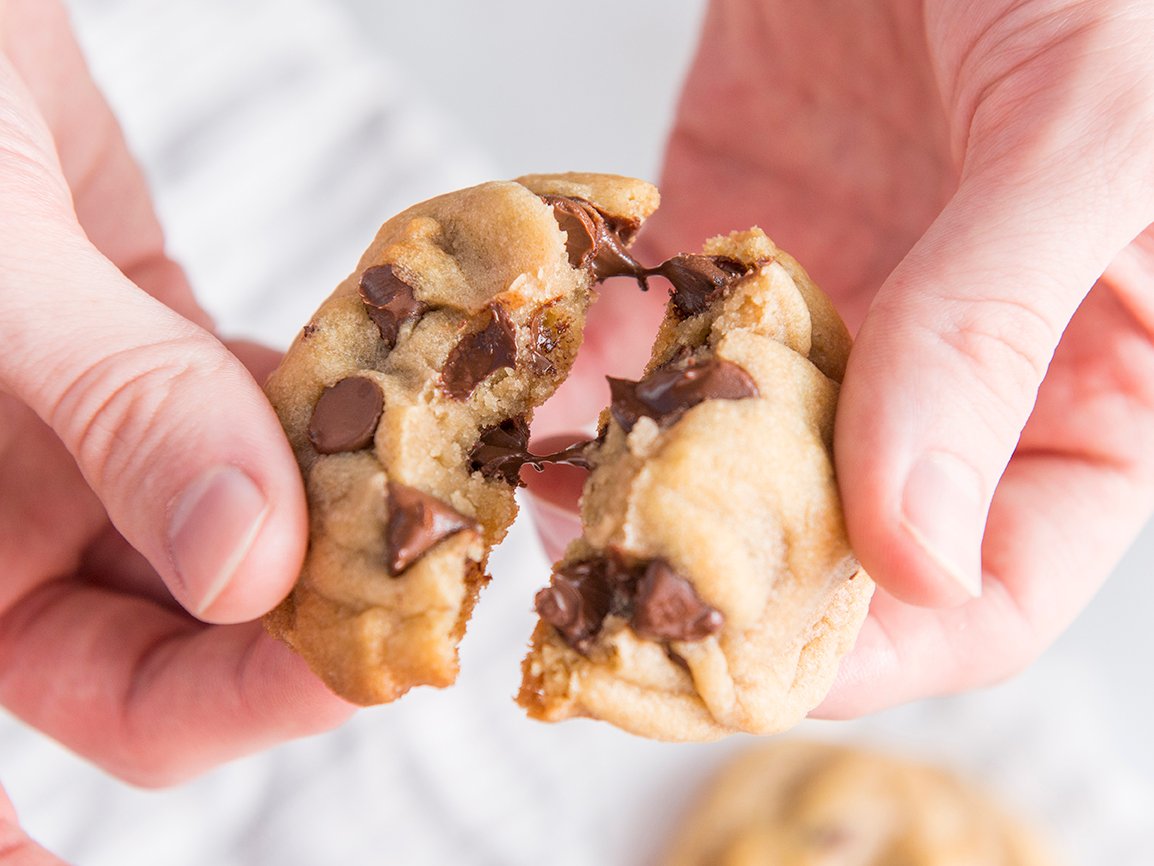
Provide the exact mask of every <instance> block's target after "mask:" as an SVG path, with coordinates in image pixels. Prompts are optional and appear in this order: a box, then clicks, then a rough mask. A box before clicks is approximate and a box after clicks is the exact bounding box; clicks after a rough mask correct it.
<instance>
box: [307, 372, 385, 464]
mask: <svg viewBox="0 0 1154 866" xmlns="http://www.w3.org/2000/svg"><path fill="white" fill-rule="evenodd" d="M384 407H385V397H384V394H382V393H381V389H380V386H379V385H377V383H376V382H374V381H373V380H372V379H367V378H365V377H364V376H349V377H348V378H345V379H341V380H340V381H339V382H337V383H336V384H335V385H330V386H329V387H328V388H325V390H324V391H323V392H322V393H321V396H320V399H319V400H317V403H316V406H314V407H313V414H312V418H310V419H309V427H308V437H309V441H310V442H311V443H312V444H313V447H314V448H315V449H316V450H317V452H318V453H320V454H338V453H340V452H342V451H360V450H361V449H362V448H368V447H369V445H371V444H372V442H373V435H374V434H375V433H376V432H377V423H378V422H379V421H380V420H381V412H382V410H383V409H384Z"/></svg>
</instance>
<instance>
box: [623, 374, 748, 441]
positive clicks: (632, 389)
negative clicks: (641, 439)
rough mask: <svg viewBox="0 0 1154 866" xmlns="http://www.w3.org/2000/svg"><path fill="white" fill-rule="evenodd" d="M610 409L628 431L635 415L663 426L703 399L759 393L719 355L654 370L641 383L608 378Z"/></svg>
mask: <svg viewBox="0 0 1154 866" xmlns="http://www.w3.org/2000/svg"><path fill="white" fill-rule="evenodd" d="M609 392H610V395H611V398H612V402H611V403H610V407H609V411H610V412H611V413H612V415H613V418H614V419H615V420H616V421H617V423H618V424H620V425H621V428H622V429H623V430H624V431H625V432H626V433H628V432H629V431H630V430H632V429H633V425H634V424H636V423H637V419H638V418H642V417H647V418H652V419H653V420H654V421H656V422H657V423H658V424H659V425H660V426H662V427H668V426H670V425H671V424H673V423H675V422H676V421H677V420H678V419H679V418H680V417H681V416H682V415H684V414H685V412H686V411H688V410H689V409H691V408H693V407H694V406H696V405H697V404H698V403H701V402H704V401H705V400H742V399H745V398H747V397H757V396H760V392H759V391H758V390H757V384H756V383H755V382H754V381H753V379H752V377H751V376H750V375H749V374H748V373H747V372H745V370H743V369H742V368H741V367H739V366H738V365H737V364H734V363H733V362H732V361H726V360H724V359H721V358H710V359H709V360H706V361H695V360H693V359H692V358H691V359H689V361H688V362H686V363H685V364H684V366H677V367H662V368H660V369H657V370H654V371H653V372H652V373H650V374H649V375H648V376H646V377H645V378H644V379H642V380H641V381H640V382H633V381H631V380H629V379H614V378H612V377H609Z"/></svg>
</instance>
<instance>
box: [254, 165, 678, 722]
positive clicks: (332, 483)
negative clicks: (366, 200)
mask: <svg viewBox="0 0 1154 866" xmlns="http://www.w3.org/2000/svg"><path fill="white" fill-rule="evenodd" d="M657 202H658V196H657V191H656V189H654V187H652V186H651V185H650V184H647V183H645V182H643V181H638V180H632V179H629V178H622V177H616V176H609V175H591V174H566V175H537V176H532V177H525V178H521V179H520V180H519V181H514V182H499V183H488V184H483V185H481V186H477V187H474V188H472V189H467V190H463V191H460V192H455V193H451V194H448V195H444V196H441V197H438V198H435V199H431V200H429V201H427V202H424V203H422V204H419V205H416V206H415V207H413V208H410V209H409V210H406V211H405V212H403V213H401V214H399V215H397V216H396V217H394V218H393V219H390V220H389V221H388V222H387V223H385V224H384V226H382V227H381V229H380V231H379V233H378V234H377V236H376V238H375V239H374V240H373V242H372V244H371V245H370V247H369V249H368V250H367V251H366V252H365V254H364V256H363V257H362V259H361V261H360V263H359V264H358V266H357V269H356V270H355V271H354V272H353V273H352V274H351V275H350V276H349V277H348V278H347V279H346V280H345V281H344V282H343V283H341V285H340V286H339V287H338V288H337V289H336V291H335V292H334V293H333V294H332V296H331V297H329V298H328V299H327V300H326V301H325V302H324V304H323V305H322V306H321V308H320V309H319V310H318V311H317V313H316V314H315V315H314V316H313V318H312V320H311V321H310V322H309V323H308V324H307V325H306V326H305V327H304V329H303V330H302V331H301V333H300V334H299V335H298V336H297V338H296V340H295V341H294V342H293V344H292V346H291V347H290V349H289V350H288V353H287V354H286V355H285V358H284V360H283V362H282V364H281V365H280V367H279V368H278V369H277V371H276V372H275V373H274V374H273V375H272V377H271V378H270V379H269V381H268V383H267V387H266V390H267V393H268V395H269V398H270V399H271V401H272V403H273V405H274V407H275V408H276V411H277V413H278V415H279V416H280V420H281V423H282V424H283V426H284V428H285V430H286V432H287V433H288V437H289V440H290V441H291V443H292V446H293V448H294V450H295V453H296V457H297V460H298V462H299V463H300V467H301V472H302V474H303V477H304V481H305V488H306V492H307V496H308V503H309V515H310V535H309V549H308V554H307V558H306V561H305V564H304V568H303V571H302V572H301V575H300V578H299V580H298V582H297V584H296V586H295V588H294V589H293V591H292V593H291V594H290V595H289V596H288V597H287V598H286V599H285V600H284V602H283V603H282V604H281V605H280V606H279V607H277V608H276V609H275V610H274V611H273V612H272V613H270V614H269V615H268V616H267V617H266V619H265V624H266V627H267V628H268V630H269V631H270V632H271V633H272V634H274V635H275V636H277V637H279V638H281V639H283V640H284V641H286V642H287V643H288V644H289V645H290V646H292V647H293V648H294V649H295V650H296V651H297V652H299V653H300V654H301V655H302V656H303V657H304V658H305V660H306V661H307V662H308V663H309V665H310V666H311V667H312V668H313V670H314V671H316V673H317V674H318V675H319V676H320V677H321V678H322V679H323V680H324V681H325V683H327V684H328V686H329V687H330V688H332V689H333V691H335V692H336V693H337V694H339V695H341V696H342V697H344V698H346V699H347V700H350V701H353V702H355V703H360V704H375V703H381V702H385V701H391V700H393V699H395V698H397V697H399V696H400V695H402V694H403V693H404V692H406V691H407V690H408V689H409V688H411V687H412V686H415V685H420V684H428V685H434V686H445V685H448V684H450V683H452V682H453V680H454V679H455V677H456V674H457V668H458V665H457V644H458V643H459V641H460V639H461V637H462V635H463V632H464V628H465V623H466V621H467V619H468V617H469V615H470V612H471V610H472V607H473V604H474V602H475V600H476V597H477V593H478V591H479V589H480V588H481V586H482V585H483V584H484V583H485V582H486V580H487V579H488V578H487V576H486V573H485V564H486V560H487V558H488V555H489V551H490V550H491V548H492V547H493V545H495V544H496V543H498V542H499V541H500V540H501V539H502V538H503V537H504V535H505V533H506V531H507V529H508V527H509V525H510V524H511V523H512V521H513V518H514V516H515V515H516V510H517V507H516V503H515V501H514V487H515V486H516V484H517V483H518V482H517V469H518V468H519V467H520V465H521V464H522V463H523V462H524V457H523V453H524V448H525V445H526V443H527V437H528V422H529V419H530V417H531V415H532V412H533V409H534V407H536V406H538V405H540V404H541V403H543V402H544V401H545V400H546V399H547V398H548V397H549V396H550V395H551V394H552V393H553V391H554V389H555V388H556V387H557V385H558V384H559V383H560V382H561V381H562V380H563V379H564V377H565V375H566V374H567V373H568V371H569V368H570V366H571V364H572V362H573V359H574V356H575V355H576V352H577V349H578V347H579V345H580V343H581V335H582V329H583V327H584V319H585V311H586V308H587V306H588V304H589V302H590V299H591V290H592V288H593V286H594V284H595V283H596V282H597V280H599V279H601V278H603V277H605V276H610V275H612V274H614V273H620V272H628V271H630V269H632V268H633V267H634V263H633V262H632V259H631V258H630V256H629V254H628V252H627V251H626V247H627V245H628V242H629V241H630V239H631V238H632V236H633V235H634V234H635V233H636V231H637V229H638V228H639V227H640V226H641V223H642V222H643V221H644V219H645V218H646V217H647V216H649V214H650V213H651V212H652V211H653V210H654V209H655V208H656V206H657ZM508 455H516V456H515V457H514V459H513V461H512V462H509V461H508V460H507V459H506V458H507V456H508Z"/></svg>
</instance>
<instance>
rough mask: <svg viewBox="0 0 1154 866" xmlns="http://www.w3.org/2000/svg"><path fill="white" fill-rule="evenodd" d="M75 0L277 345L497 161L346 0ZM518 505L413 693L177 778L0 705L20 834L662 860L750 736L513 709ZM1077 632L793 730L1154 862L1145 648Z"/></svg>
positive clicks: (147, 134)
mask: <svg viewBox="0 0 1154 866" xmlns="http://www.w3.org/2000/svg"><path fill="white" fill-rule="evenodd" d="M72 5H73V7H74V10H75V15H76V21H77V25H78V28H79V31H80V34H81V36H82V38H83V41H84V43H85V45H86V48H87V49H88V51H89V54H90V57H91V61H92V65H93V68H94V71H95V73H96V75H97V77H98V78H99V80H100V81H101V82H102V83H103V85H104V86H105V88H106V90H107V92H108V94H109V96H110V99H111V101H112V102H113V104H114V106H115V107H116V109H117V111H118V113H119V114H120V116H121V117H122V120H123V123H124V126H125V129H126V131H127V134H128V136H129V138H130V140H131V141H132V143H133V145H134V147H135V148H136V150H137V151H138V152H139V154H140V156H141V158H142V160H143V163H144V165H145V167H146V170H147V171H148V174H149V177H150V178H151V181H152V183H153V185H154V187H155V191H156V196H157V200H158V203H159V208H160V212H161V215H162V219H163V221H164V223H165V225H166V227H167V229H168V232H169V236H170V245H171V248H172V250H173V252H174V254H175V255H176V256H177V257H178V258H179V259H180V260H182V261H183V262H184V263H185V264H186V266H187V267H188V270H189V273H190V275H191V277H192V280H193V283H194V285H195V286H196V288H197V289H198V291H199V292H200V294H201V297H202V298H203V299H204V301H205V303H206V304H207V306H208V307H209V308H210V310H211V311H212V312H213V313H214V315H215V316H216V317H217V318H218V321H219V322H220V323H221V325H222V327H223V328H224V329H225V330H226V331H228V332H232V333H244V334H247V335H252V336H256V337H258V338H260V339H264V340H266V341H268V342H272V343H274V344H280V345H283V344H284V343H286V342H287V340H288V339H289V338H290V337H291V335H292V334H293V333H294V332H295V330H296V329H297V328H298V327H299V326H300V325H301V323H302V322H304V321H305V320H306V319H307V317H308V315H309V314H310V313H311V311H312V310H313V308H314V307H315V306H316V304H317V303H318V302H319V301H320V299H321V298H322V297H323V296H324V295H326V294H327V293H328V291H329V290H330V289H331V287H332V286H333V285H335V283H336V282H337V281H338V280H339V279H340V278H342V277H343V276H344V275H345V273H346V271H347V270H348V269H349V268H350V267H351V265H352V263H353V262H355V260H356V258H357V256H358V255H359V253H360V251H361V249H362V248H363V247H364V245H365V244H366V242H367V241H368V239H369V238H370V237H371V235H372V233H373V231H374V230H375V229H376V227H377V225H378V224H379V223H380V222H381V221H382V220H383V219H384V218H385V217H387V216H388V215H390V214H391V213H393V212H395V211H396V210H398V209H400V208H401V207H404V206H405V205H407V204H410V203H412V202H414V201H417V200H420V199H422V198H424V197H426V196H428V195H431V194H434V193H438V192H442V191H446V190H449V189H454V188H457V187H460V186H464V185H468V184H470V183H474V182H477V181H480V180H483V179H487V178H488V177H490V176H491V175H492V174H493V165H494V163H495V162H496V161H495V160H491V159H488V158H486V157H485V155H483V154H478V153H476V152H474V151H473V150H472V148H471V146H470V144H469V138H468V136H466V135H465V134H463V133H462V130H460V129H458V128H456V127H454V125H453V123H452V121H451V120H448V119H446V118H445V117H444V116H439V115H437V114H435V113H433V112H432V111H431V110H429V109H426V108H425V107H423V103H422V102H421V100H419V99H418V98H416V96H415V94H414V93H412V92H411V91H410V90H409V89H408V88H407V87H403V86H402V85H401V84H400V82H402V81H403V80H404V79H403V77H402V76H399V75H398V74H396V71H395V70H392V69H390V67H389V65H388V58H387V57H383V56H381V52H380V50H379V48H378V46H379V45H380V44H382V43H383V44H385V45H387V44H388V42H387V40H374V39H371V38H366V35H365V34H364V33H362V32H360V31H358V30H357V29H356V28H355V27H353V26H351V24H350V20H351V19H349V18H347V17H346V16H345V15H344V13H343V12H342V10H341V7H340V6H339V5H333V4H331V3H325V2H323V0H166V2H163V3H157V2H150V0H74V2H73V3H72ZM557 8H558V9H559V10H560V14H562V15H564V14H565V10H566V9H567V8H568V7H557ZM620 14H621V15H622V16H625V15H627V14H629V13H628V12H627V11H626V9H625V7H624V6H623V7H622V8H621V10H620ZM494 32H497V31H496V30H495V31H494ZM490 36H493V34H490ZM498 61H499V59H494V62H498ZM470 74H477V75H484V74H486V71H485V70H484V69H476V70H473V71H472V72H471V73H470ZM527 517H528V515H527V514H526V515H523V520H522V521H521V522H520V523H519V524H518V525H517V526H516V527H515V528H514V530H513V532H512V533H511V534H510V536H509V538H508V540H507V541H506V542H505V543H504V544H503V545H502V547H501V548H500V549H499V551H498V552H497V554H496V555H495V557H494V560H493V562H492V571H493V573H494V574H495V575H496V576H497V577H496V579H495V580H494V582H493V584H492V586H491V587H490V588H489V589H487V590H486V591H485V593H484V596H483V599H482V603H481V604H480V605H479V607H478V612H477V615H476V617H475V619H474V622H473V624H472V625H471V627H470V631H469V634H468V636H467V637H466V639H465V641H464V644H463V647H462V660H463V668H462V674H461V678H460V681H459V683H458V684H457V685H456V686H455V687H453V688H452V689H448V690H444V691H430V690H417V691H416V692H414V693H412V694H410V695H409V696H407V697H406V698H405V699H404V700H403V701H400V702H399V703H397V704H394V705H391V706H387V707H381V708H377V709H373V710H370V711H366V712H364V713H362V714H360V715H359V716H358V717H357V718H356V719H354V720H353V721H352V722H351V723H350V724H348V725H347V726H345V727H344V728H342V729H341V730H339V731H336V732H333V733H330V734H327V735H324V736H319V737H315V738H312V739H310V740H305V741H301V742H296V743H289V744H286V745H284V746H281V747H279V748H276V749H274V750H272V751H269V752H267V753H264V754H261V755H256V756H253V757H251V758H247V759H245V760H242V761H238V762H236V763H234V764H231V765H229V766H226V767H223V768H220V769H218V770H216V771H214V772H212V773H210V774H208V775H206V776H205V777H203V778H201V779H198V780H196V781H194V782H192V783H190V784H187V785H184V786H181V787H179V788H176V789H173V790H168V791H159V792H147V791H138V790H134V789H132V788H130V787H128V786H125V785H123V784H121V783H119V782H117V781H116V780H113V779H110V778H108V777H106V776H105V775H103V774H102V773H100V772H99V771H97V770H95V769H93V768H92V767H90V766H88V765H87V764H85V763H84V762H82V761H80V760H78V759H76V758H74V757H73V756H71V755H69V754H68V753H67V752H65V751H64V750H63V749H61V748H60V747H59V746H57V745H55V744H53V743H52V742H50V741H48V740H47V739H45V738H44V737H42V736H40V735H39V734H37V733H35V732H33V731H30V730H28V729H26V728H24V727H23V726H21V725H19V724H18V723H16V722H14V721H12V720H11V719H8V718H4V717H0V778H2V779H3V780H4V783H5V784H6V785H7V787H8V789H9V792H10V794H11V796H12V798H13V800H14V802H15V804H16V806H17V809H18V811H19V813H20V814H21V817H22V818H23V820H24V822H25V825H26V827H27V829H28V830H29V831H30V832H31V833H32V834H33V835H34V836H35V837H36V838H38V839H39V840H41V841H42V842H43V843H44V844H45V845H46V846H48V847H50V848H51V849H52V850H54V851H56V852H58V853H59V854H60V855H61V856H63V857H65V858H67V859H68V860H69V862H71V863H74V864H77V866H114V864H115V866H135V864H149V866H152V864H166V866H205V864H213V866H242V864H243V866H251V864H258V866H262V864H276V866H320V864H326V866H327V864H333V863H340V864H345V866H356V864H377V863H397V864H406V866H426V864H427V866H434V864H435V866H443V864H458V866H530V864H532V866H540V864H545V863H548V864H553V866H585V864H622V866H625V864H637V863H642V862H649V861H650V860H652V858H653V856H654V854H655V853H656V852H657V851H659V850H660V848H661V846H662V844H663V840H664V839H665V837H666V836H667V834H668V833H669V832H670V830H671V829H672V828H673V827H674V826H675V825H676V823H677V821H678V816H679V814H680V812H681V810H682V809H683V808H684V807H685V806H686V805H687V804H688V803H689V802H690V800H691V799H692V796H693V792H694V789H695V787H696V785H697V784H698V783H699V782H700V781H701V779H703V778H704V777H705V776H706V775H707V774H708V773H709V772H710V771H711V770H712V769H713V768H714V767H716V765H717V764H718V762H719V761H721V760H722V759H723V758H724V757H726V756H727V755H729V754H731V753H733V752H734V751H735V750H736V749H740V748H742V747H745V746H746V745H749V743H750V741H749V739H748V738H733V739H731V740H729V741H726V742H722V743H717V744H712V745H706V746H684V745H669V744H661V743H653V742H647V741H644V740H640V739H636V738H633V737H630V736H627V735H625V734H623V733H621V732H619V731H616V730H615V729H612V728H610V727H608V726H605V725H601V724H597V723H591V722H569V723H565V724H562V725H556V726H547V725H541V724H536V723H533V722H529V721H528V720H526V719H525V718H524V717H523V715H522V714H521V712H520V711H519V710H518V709H517V708H516V707H515V706H514V704H513V702H512V701H511V699H510V696H511V695H512V694H513V693H514V692H515V691H516V687H517V681H518V677H519V662H520V657H521V654H522V652H523V649H524V645H525V641H526V639H527V636H528V634H529V632H530V630H531V627H532V622H533V619H532V616H531V615H530V612H529V609H528V608H529V604H530V599H531V598H532V595H533V592H534V590H535V589H536V588H537V587H538V586H539V585H541V584H542V583H543V582H544V581H545V579H546V575H547V573H548V564H547V562H546V561H545V559H544V557H543V556H542V554H541V552H540V550H539V549H538V547H537V544H536V541H535V539H534V536H533V533H532V529H531V527H529V526H528V524H527V522H526V519H527ZM1149 553H1150V551H1147V552H1146V556H1145V559H1144V560H1140V561H1138V562H1136V563H1132V564H1131V565H1130V566H1129V570H1128V571H1126V570H1125V569H1124V572H1125V573H1123V574H1120V575H1119V577H1117V578H1115V581H1122V584H1121V587H1122V588H1120V589H1116V588H1113V587H1112V588H1111V593H1114V594H1113V595H1112V596H1111V598H1112V599H1113V601H1112V602H1110V603H1113V604H1114V605H1117V606H1118V607H1119V609H1121V608H1123V607H1125V606H1126V604H1127V601H1133V600H1134V599H1138V600H1141V599H1142V598H1144V599H1145V600H1146V602H1150V601H1152V600H1154V598H1152V595H1151V592H1150V590H1149V589H1148V588H1146V582H1145V581H1143V580H1142V573H1143V571H1144V569H1142V568H1141V565H1142V562H1146V561H1149V560H1150V558H1151V557H1150V555H1149ZM1126 581H1128V583H1127V582H1126ZM1143 593H1144V595H1143ZM1127 594H1129V597H1128V596H1127ZM1149 607H1150V605H1149V604H1148V603H1147V604H1146V609H1147V610H1149ZM1091 637H1093V636H1091ZM1087 638H1088V636H1087V635H1086V634H1081V635H1078V634H1074V635H1073V636H1072V637H1070V638H1068V639H1066V640H1065V641H1064V642H1062V643H1061V644H1060V645H1059V646H1058V648H1056V649H1055V650H1052V651H1051V652H1050V653H1049V654H1048V655H1047V656H1046V657H1045V658H1044V659H1043V661H1042V662H1040V663H1039V664H1038V665H1036V666H1035V667H1034V668H1033V669H1032V670H1031V671H1030V672H1028V673H1027V674H1026V675H1024V676H1022V677H1020V678H1018V679H1016V680H1015V681H1013V682H1012V683H1010V684H1007V685H1005V686H1003V687H1000V688H998V689H993V690H989V691H986V692H980V693H975V694H972V695H969V696H966V697H962V698H955V699H947V700H939V701H927V702H923V703H921V704H918V705H915V706H911V707H907V708H904V709H898V710H895V711H891V712H888V713H883V714H880V715H878V716H876V717H874V718H872V719H867V720H863V721H861V722H856V723H849V724H832V723H811V724H808V725H806V726H803V728H802V733H808V734H811V735H814V736H823V737H835V738H838V739H849V740H853V741H855V742H863V743H865V742H869V743H881V744H886V745H890V746H892V747H894V748H896V749H898V750H900V751H901V752H903V753H905V754H915V755H919V756H922V757H929V758H931V759H934V760H938V761H941V762H944V763H947V764H949V765H951V766H954V767H956V768H958V769H959V770H960V771H962V772H963V773H965V774H967V775H969V776H971V777H973V778H975V779H978V780H981V781H982V782H984V783H985V784H987V785H988V786H989V787H991V788H993V789H995V790H997V791H999V792H1001V793H1002V795H1003V796H1004V798H1005V799H1007V800H1008V801H1010V802H1011V803H1013V804H1015V805H1017V806H1018V807H1019V808H1020V809H1022V810H1023V811H1024V812H1026V813H1028V814H1031V815H1033V816H1035V817H1036V818H1037V819H1038V820H1039V821H1041V822H1043V823H1044V824H1045V825H1046V826H1047V827H1048V829H1049V832H1050V833H1051V834H1052V835H1054V836H1055V837H1057V838H1058V839H1059V840H1060V841H1061V842H1062V843H1063V844H1064V845H1065V846H1066V847H1067V849H1068V851H1069V855H1070V857H1069V859H1070V861H1071V862H1072V863H1082V864H1085V866H1097V864H1103V863H1109V864H1111V866H1149V864H1151V863H1154V830H1152V829H1151V822H1150V819H1149V816H1150V815H1152V814H1154V796H1152V794H1151V789H1150V785H1149V782H1148V780H1144V779H1143V778H1142V776H1141V774H1140V773H1136V772H1135V771H1134V770H1133V769H1132V767H1131V766H1130V765H1131V764H1133V763H1135V761H1134V757H1135V755H1136V754H1137V753H1138V752H1137V750H1146V751H1145V753H1144V756H1143V758H1142V760H1141V761H1138V762H1137V763H1138V764H1139V765H1141V764H1143V763H1144V764H1145V765H1146V766H1147V767H1149V766H1151V765H1154V761H1151V760H1150V751H1149V749H1150V746H1149V745H1148V744H1147V741H1146V739H1145V737H1144V736H1140V734H1144V733H1145V727H1147V726H1148V723H1149V722H1148V719H1147V720H1143V722H1142V724H1140V725H1138V726H1135V727H1133V728H1132V729H1125V728H1122V727H1120V725H1121V724H1125V722H1120V716H1121V714H1122V710H1123V708H1125V707H1128V706H1134V704H1133V703H1129V704H1128V703H1126V700H1127V698H1126V697H1125V696H1126V694H1127V693H1128V690H1129V689H1130V688H1131V684H1130V682H1129V681H1128V680H1127V677H1126V676H1125V675H1123V674H1124V671H1125V669H1124V668H1123V674H1120V673H1119V672H1118V666H1117V665H1116V664H1114V663H1113V662H1114V661H1115V659H1114V658H1113V657H1112V656H1111V655H1110V653H1111V652H1117V653H1119V654H1125V655H1126V656H1127V657H1129V656H1130V655H1133V654H1134V653H1138V654H1139V655H1140V656H1141V653H1142V652H1145V654H1146V657H1147V658H1148V657H1149V655H1150V647H1151V646H1152V643H1151V640H1150V638H1149V635H1135V634H1133V633H1132V632H1127V634H1126V635H1121V636H1119V638H1118V642H1120V643H1122V644H1123V645H1122V646H1121V649H1119V646H1118V643H1115V645H1114V646H1113V647H1109V646H1104V645H1103V644H1104V643H1105V642H1103V641H1099V642H1097V643H1094V642H1092V641H1090V640H1088V639H1087ZM62 639H64V638H62ZM1126 641H1129V643H1126Z"/></svg>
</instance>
